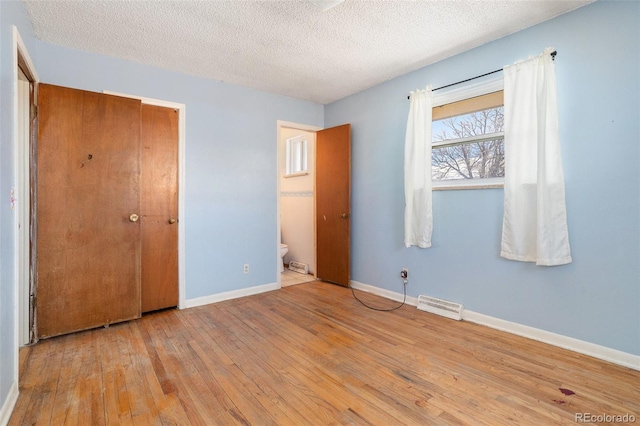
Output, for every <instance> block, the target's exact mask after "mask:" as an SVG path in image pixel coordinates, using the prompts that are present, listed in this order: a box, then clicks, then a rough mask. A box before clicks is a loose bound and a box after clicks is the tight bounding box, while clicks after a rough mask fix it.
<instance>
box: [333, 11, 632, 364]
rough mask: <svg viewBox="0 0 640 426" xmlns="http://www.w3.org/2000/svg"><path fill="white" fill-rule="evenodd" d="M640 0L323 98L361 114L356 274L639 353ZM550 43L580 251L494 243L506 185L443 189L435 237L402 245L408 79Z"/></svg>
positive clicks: (475, 70)
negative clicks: (550, 254) (555, 253)
mask: <svg viewBox="0 0 640 426" xmlns="http://www.w3.org/2000/svg"><path fill="white" fill-rule="evenodd" d="M639 22H640V3H636V2H606V1H598V2H596V3H593V4H591V5H589V6H586V7H583V8H580V9H578V10H576V11H574V12H571V13H568V14H565V15H562V16H559V17H557V18H555V19H553V20H550V21H547V22H545V23H542V24H540V25H537V26H534V27H531V28H529V29H526V30H524V31H520V32H518V33H515V34H512V35H510V36H508V37H505V38H502V39H500V40H497V41H495V42H492V43H489V44H486V45H483V46H481V47H479V48H476V49H473V50H470V51H468V52H465V53H463V54H460V55H457V56H455V57H452V58H449V59H446V60H444V61H441V62H438V63H436V64H434V65H431V66H428V67H425V68H423V69H420V70H418V71H416V72H413V73H410V74H407V75H404V76H402V77H399V78H396V79H394V80H391V81H388V82H386V83H384V84H381V85H379V86H376V87H374V88H372V89H369V90H366V91H364V92H361V93H359V94H356V95H353V96H350V97H347V98H345V99H342V100H340V101H337V102H335V103H333V104H330V105H327V106H326V107H325V126H326V127H330V126H334V125H338V124H342V123H351V124H352V129H353V130H352V138H353V148H352V149H353V160H352V161H353V165H352V169H353V172H352V182H353V195H352V206H353V207H352V210H353V211H352V213H353V216H352V218H353V219H352V256H353V261H352V265H353V266H352V271H351V276H352V279H354V280H355V281H358V282H362V283H365V284H370V285H373V286H376V287H381V288H384V289H387V290H391V291H395V292H402V287H401V282H400V279H399V278H398V276H399V271H400V269H401V268H402V267H407V268H408V269H409V273H410V281H409V285H408V292H409V294H410V295H411V296H418V295H419V294H428V295H431V296H436V297H441V298H444V299H449V300H453V301H457V302H460V303H463V304H464V305H465V308H466V309H469V310H472V311H475V312H478V313H482V314H485V315H490V316H493V317H497V318H501V319H504V320H508V321H513V322H516V323H520V324H524V325H528V326H531V327H536V328H540V329H543V330H547V331H550V332H555V333H558V334H562V335H565V336H569V337H573V338H577V339H580V340H584V341H587V342H591V343H595V344H599V345H603V346H606V347H609V348H613V349H618V350H621V351H624V352H628V353H632V354H636V355H640V309H639V308H640V266H639V263H640V207H639V204H640V174H639V172H638V170H639V168H638V161H639V160H640V154H639V153H640V151H639V146H640V131H639V124H638V122H639V118H640V105H639V102H640V97H639V93H640V35H639V31H638V23H639ZM548 46H550V47H555V48H556V49H557V51H558V55H557V57H556V72H557V78H558V99H559V100H558V102H559V116H560V130H561V141H562V149H563V153H562V154H563V163H564V167H565V179H566V194H567V195H566V200H567V210H568V212H567V214H568V223H569V234H570V235H569V236H570V241H571V247H572V256H573V263H572V264H570V265H567V266H558V267H538V266H535V265H533V264H527V263H520V262H514V261H509V260H505V259H502V258H501V257H500V256H499V252H500V238H501V227H502V214H503V191H502V189H485V190H468V191H437V192H434V196H433V205H434V212H433V214H434V232H433V247H432V248H429V249H419V248H410V249H406V248H404V247H403V212H404V192H403V155H404V154H403V146H404V133H405V127H406V120H407V114H408V108H409V102H408V101H407V94H408V92H409V91H410V90H413V89H416V88H423V87H424V86H426V85H427V84H432V85H433V87H439V86H441V85H444V84H448V83H452V82H455V81H459V80H463V79H466V78H468V77H472V76H475V75H479V74H483V73H485V72H487V71H491V70H494V69H496V68H500V67H501V66H503V65H507V64H511V63H513V62H515V61H517V60H520V59H525V58H527V57H528V56H529V55H535V54H539V53H541V52H542V50H543V49H544V48H545V47H548Z"/></svg>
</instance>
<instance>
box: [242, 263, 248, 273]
mask: <svg viewBox="0 0 640 426" xmlns="http://www.w3.org/2000/svg"><path fill="white" fill-rule="evenodd" d="M242 273H243V274H248V273H249V264H248V263H245V264H244V267H243V268H242Z"/></svg>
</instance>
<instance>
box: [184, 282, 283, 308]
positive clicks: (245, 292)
mask: <svg viewBox="0 0 640 426" xmlns="http://www.w3.org/2000/svg"><path fill="white" fill-rule="evenodd" d="M278 289H280V286H279V285H278V283H271V284H264V285H259V286H255V287H248V288H243V289H240V290H233V291H227V292H224V293H218V294H212V295H210V296H204V297H197V298H195V299H187V300H186V301H185V307H186V308H194V307H196V306H202V305H208V304H210V303H216V302H222V301H225V300H231V299H237V298H239V297H245V296H253V295H254V294H260V293H265V292H267V291H273V290H278Z"/></svg>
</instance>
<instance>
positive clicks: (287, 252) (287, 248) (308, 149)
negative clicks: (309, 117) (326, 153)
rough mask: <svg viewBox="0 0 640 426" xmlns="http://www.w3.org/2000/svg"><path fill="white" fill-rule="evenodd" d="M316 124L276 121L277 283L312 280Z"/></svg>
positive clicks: (314, 261) (314, 271)
mask: <svg viewBox="0 0 640 426" xmlns="http://www.w3.org/2000/svg"><path fill="white" fill-rule="evenodd" d="M317 130H321V129H320V128H319V127H314V126H306V125H301V124H296V123H286V122H278V138H277V139H278V203H277V204H278V240H279V241H278V265H277V268H278V269H277V271H280V273H278V274H277V275H278V283H279V284H280V286H281V287H286V286H288V285H294V284H299V283H302V282H308V281H313V280H315V273H316V252H315V247H316V240H315V219H314V217H315V216H314V211H315V196H314V195H315V166H316V161H315V151H316V150H315V147H316V131H317Z"/></svg>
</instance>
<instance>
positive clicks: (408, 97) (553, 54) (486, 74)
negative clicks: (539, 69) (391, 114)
mask: <svg viewBox="0 0 640 426" xmlns="http://www.w3.org/2000/svg"><path fill="white" fill-rule="evenodd" d="M557 54H558V52H557V51H555V50H554V51H553V52H551V60H553V61H555V60H556V55H557ZM502 70H503V69H502V68H500V69H498V70H493V71H490V72H488V73H485V74H482V75H477V76H475V77H471V78H468V79H466V80H461V81H456V82H455V83H451V84H447V85H446V86H440V87H438V88H436V89H433V90H432V92H435V91H436V90H440V89H446V88H447V87H451V86H455V85H456V84H461V83H466V82H467V81H471V80H475V79H476V78H481V77H486V76H488V75H491V74H495V73H497V72H500V71H502ZM407 99H411V96H407Z"/></svg>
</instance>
